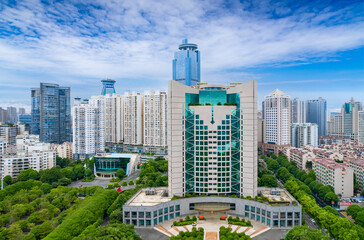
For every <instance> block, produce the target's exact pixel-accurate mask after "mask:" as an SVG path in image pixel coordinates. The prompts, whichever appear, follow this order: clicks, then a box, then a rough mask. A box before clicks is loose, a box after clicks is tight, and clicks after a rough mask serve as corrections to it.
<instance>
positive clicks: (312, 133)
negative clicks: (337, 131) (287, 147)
mask: <svg viewBox="0 0 364 240" xmlns="http://www.w3.org/2000/svg"><path fill="white" fill-rule="evenodd" d="M291 133H292V137H291V141H292V142H291V145H292V147H297V148H300V147H303V146H306V145H311V146H317V145H318V127H317V124H315V123H292V127H291Z"/></svg>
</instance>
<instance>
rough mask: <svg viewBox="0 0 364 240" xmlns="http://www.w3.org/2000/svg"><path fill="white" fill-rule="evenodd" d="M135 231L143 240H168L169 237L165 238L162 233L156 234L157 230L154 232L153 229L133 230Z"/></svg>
mask: <svg viewBox="0 0 364 240" xmlns="http://www.w3.org/2000/svg"><path fill="white" fill-rule="evenodd" d="M135 231H136V232H137V234H138V235H139V236H140V237H141V238H142V239H143V240H166V239H169V237H167V236H166V235H164V234H163V233H160V232H158V231H157V230H154V229H153V228H135Z"/></svg>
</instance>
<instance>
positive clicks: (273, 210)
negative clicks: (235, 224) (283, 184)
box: [123, 187, 302, 229]
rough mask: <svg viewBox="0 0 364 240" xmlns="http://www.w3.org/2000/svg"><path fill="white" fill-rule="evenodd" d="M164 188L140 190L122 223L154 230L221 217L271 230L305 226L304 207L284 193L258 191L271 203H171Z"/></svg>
mask: <svg viewBox="0 0 364 240" xmlns="http://www.w3.org/2000/svg"><path fill="white" fill-rule="evenodd" d="M167 191H168V189H167V188H165V187H160V188H152V189H141V190H139V191H138V192H137V193H136V194H135V195H134V196H133V197H132V198H131V199H129V200H128V201H127V202H126V203H125V204H124V206H123V222H124V223H125V224H134V225H135V226H136V227H154V226H157V225H160V224H161V223H163V222H165V221H168V220H172V219H176V220H178V219H179V218H180V217H181V216H186V215H200V214H203V215H204V216H206V214H214V213H215V214H216V213H219V214H222V215H226V214H227V215H235V216H240V217H245V218H246V219H247V220H254V221H257V222H259V223H260V224H264V225H267V226H269V227H271V228H284V229H287V228H292V227H294V226H300V225H301V222H302V214H301V212H302V207H301V205H300V204H298V203H297V201H296V200H295V199H294V198H293V196H292V195H290V194H289V193H288V192H287V191H286V190H284V189H269V188H258V193H259V194H261V195H262V196H264V197H267V198H268V199H269V201H268V202H263V203H262V202H258V201H254V200H248V199H243V198H231V197H221V196H220V197H212V196H210V197H190V198H181V199H177V200H172V198H171V197H168V193H167Z"/></svg>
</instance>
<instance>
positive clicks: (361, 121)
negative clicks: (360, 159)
mask: <svg viewBox="0 0 364 240" xmlns="http://www.w3.org/2000/svg"><path fill="white" fill-rule="evenodd" d="M358 142H359V143H363V144H364V111H359V112H358Z"/></svg>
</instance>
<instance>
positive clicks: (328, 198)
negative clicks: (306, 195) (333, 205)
mask: <svg viewBox="0 0 364 240" xmlns="http://www.w3.org/2000/svg"><path fill="white" fill-rule="evenodd" d="M324 200H325V201H326V202H327V203H330V202H331V201H334V202H338V201H339V198H338V196H337V195H336V194H335V193H334V192H331V191H330V192H328V193H326V194H325V197H324Z"/></svg>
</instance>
